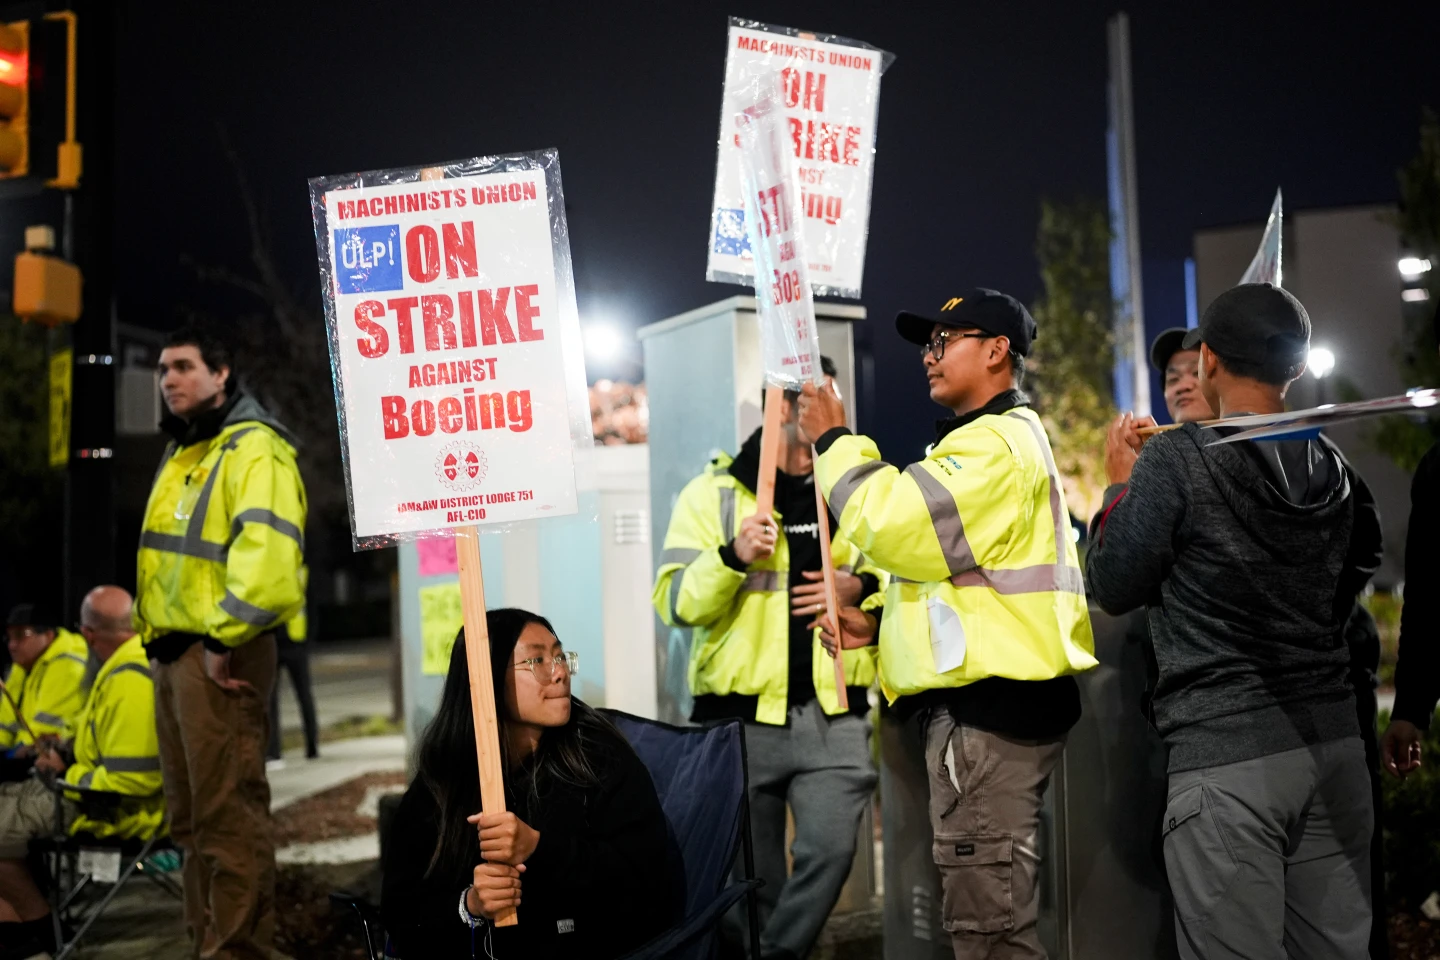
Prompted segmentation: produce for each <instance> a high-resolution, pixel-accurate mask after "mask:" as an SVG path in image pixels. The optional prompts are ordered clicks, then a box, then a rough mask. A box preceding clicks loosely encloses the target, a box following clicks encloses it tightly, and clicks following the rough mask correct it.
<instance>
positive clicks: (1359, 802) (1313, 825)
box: [1163, 737, 1374, 960]
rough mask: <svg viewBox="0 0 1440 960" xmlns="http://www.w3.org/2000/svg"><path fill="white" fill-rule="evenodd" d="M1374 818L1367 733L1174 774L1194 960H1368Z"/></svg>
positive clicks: (1189, 956)
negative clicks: (1241, 959) (1302, 959)
mask: <svg viewBox="0 0 1440 960" xmlns="http://www.w3.org/2000/svg"><path fill="white" fill-rule="evenodd" d="M1373 829H1374V810H1373V807H1372V802H1371V798H1370V779H1369V776H1368V774H1367V773H1366V769H1365V747H1364V744H1363V743H1362V742H1361V740H1360V738H1359V737H1350V738H1347V739H1344V740H1332V741H1329V742H1328V743H1322V744H1318V745H1316V746H1313V747H1302V748H1300V749H1297V750H1288V751H1286V752H1284V753H1277V754H1272V755H1270V756H1267V757H1258V758H1256V759H1254V760H1246V761H1243V762H1241V763H1230V764H1225V765H1224V766H1218V767H1204V768H1202V769H1199V770H1185V771H1183V772H1180V773H1172V774H1171V775H1170V791H1169V802H1168V803H1167V805H1166V809H1165V821H1164V825H1163V830H1164V845H1165V870H1166V873H1167V874H1169V877H1170V888H1171V890H1172V891H1173V893H1174V895H1175V921H1176V933H1177V940H1178V942H1179V948H1180V956H1181V957H1183V958H1185V960H1218V958H1232V957H1233V958H1242V957H1243V958H1244V960H1271V958H1275V960H1281V958H1287V957H1289V958H1304V960H1364V958H1366V957H1368V956H1369V938H1370V914H1371V909H1370V834H1371V831H1372V830H1373Z"/></svg>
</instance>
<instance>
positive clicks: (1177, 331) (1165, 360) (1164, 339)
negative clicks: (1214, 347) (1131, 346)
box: [1150, 327, 1195, 373]
mask: <svg viewBox="0 0 1440 960" xmlns="http://www.w3.org/2000/svg"><path fill="white" fill-rule="evenodd" d="M1189 332H1190V331H1189V330H1187V329H1186V328H1184V327H1171V328H1170V329H1168V330H1162V331H1160V335H1159V336H1158V337H1156V338H1155V342H1154V343H1152V344H1150V362H1151V363H1152V364H1154V366H1155V369H1156V370H1159V371H1160V372H1161V373H1164V372H1165V367H1166V365H1167V364H1169V363H1170V358H1171V357H1173V356H1175V354H1177V353H1179V352H1180V351H1181V350H1194V349H1195V348H1194V347H1186V346H1184V345H1183V344H1184V342H1185V334H1187V333H1189Z"/></svg>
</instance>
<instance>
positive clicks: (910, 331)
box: [895, 287, 1035, 357]
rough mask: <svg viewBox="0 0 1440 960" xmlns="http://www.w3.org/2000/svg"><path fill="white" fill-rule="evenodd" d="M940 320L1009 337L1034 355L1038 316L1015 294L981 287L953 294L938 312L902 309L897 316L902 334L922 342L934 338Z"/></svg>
mask: <svg viewBox="0 0 1440 960" xmlns="http://www.w3.org/2000/svg"><path fill="white" fill-rule="evenodd" d="M937 323H938V324H940V325H941V326H942V327H957V328H960V329H971V330H980V331H983V332H984V333H988V334H991V335H993V336H997V337H1009V338H1010V349H1012V350H1014V351H1015V352H1016V353H1018V354H1020V356H1022V357H1028V356H1029V355H1030V345H1031V344H1032V343H1034V342H1035V318H1034V317H1032V316H1030V311H1029V310H1026V309H1025V307H1024V305H1023V304H1021V303H1020V301H1019V300H1016V299H1015V298H1014V297H1012V296H1009V295H1007V294H1004V293H1001V292H1000V291H998V290H989V289H987V288H985V287H977V288H976V289H974V290H972V291H970V292H969V293H967V294H966V295H965V296H963V297H951V298H950V299H949V300H946V301H945V303H944V305H943V306H941V307H940V309H939V310H937V311H936V312H934V313H931V314H922V313H909V312H901V313H900V314H899V315H898V316H896V317H895V329H896V330H898V331H899V332H900V336H902V337H904V338H905V339H906V340H909V341H910V342H911V343H916V344H919V345H921V346H924V345H925V344H927V343H929V342H930V332H931V331H932V330H933V329H934V328H935V325H936V324H937Z"/></svg>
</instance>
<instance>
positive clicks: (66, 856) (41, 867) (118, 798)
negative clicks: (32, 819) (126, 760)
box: [29, 773, 185, 960]
mask: <svg viewBox="0 0 1440 960" xmlns="http://www.w3.org/2000/svg"><path fill="white" fill-rule="evenodd" d="M36 777H37V778H40V775H39V774H38V773H37V774H36ZM40 779H41V780H42V782H44V783H45V784H46V786H48V787H49V788H50V791H51V792H52V793H53V794H54V796H55V829H54V832H53V833H52V834H51V835H50V836H49V837H42V838H40V839H38V840H32V841H31V842H30V844H29V848H30V860H31V863H32V865H33V866H34V867H36V868H38V869H37V870H36V876H37V878H38V879H40V880H41V881H42V885H43V886H44V887H45V888H46V889H47V890H48V893H49V899H50V916H51V917H52V918H53V922H54V924H55V942H56V944H57V946H58V948H59V952H58V953H56V955H55V960H67V958H68V957H70V956H71V955H73V954H74V953H75V951H76V950H77V949H79V946H80V941H81V940H82V939H83V938H84V936H85V934H86V933H87V932H89V930H90V927H91V926H93V925H94V923H95V921H96V920H98V919H100V916H101V915H102V914H103V913H104V912H105V909H106V908H107V907H109V906H110V902H111V901H112V900H114V899H115V896H116V895H117V894H118V893H119V892H120V891H121V889H122V888H124V886H125V884H126V882H127V881H129V880H130V878H132V877H134V876H136V875H140V876H144V877H146V878H147V879H149V880H150V882H152V883H154V884H155V885H156V886H157V887H159V888H160V889H162V890H164V891H165V892H166V893H168V894H170V896H172V897H174V898H175V899H176V900H183V899H184V896H185V894H184V891H183V890H182V889H181V887H180V885H179V884H177V883H176V882H175V881H174V880H173V879H171V878H170V877H169V876H167V875H166V872H165V871H164V870H162V869H158V868H157V867H156V866H155V865H154V864H152V863H151V862H150V860H151V858H152V857H154V856H156V854H159V853H162V852H165V851H174V850H175V847H174V846H173V845H172V844H171V843H170V839H169V836H168V834H167V833H166V831H165V830H164V829H163V828H162V829H161V830H160V831H159V832H158V833H157V834H156V835H155V836H153V837H149V838H143V837H136V838H131V839H120V838H116V837H94V836H91V835H89V834H83V833H82V834H76V835H74V836H71V835H70V832H69V830H68V829H67V827H66V824H65V809H64V804H63V803H62V797H64V796H70V797H71V798H72V799H74V798H75V797H77V796H78V803H79V806H80V810H81V812H82V813H83V814H84V815H85V816H86V817H88V818H90V819H92V820H104V819H107V818H108V817H113V816H114V815H115V814H116V813H117V812H118V811H119V809H120V804H121V803H122V802H124V801H126V800H136V799H149V798H148V797H139V798H137V797H134V796H129V795H127V794H123V793H112V792H110V791H108V790H92V789H90V788H89V787H77V786H74V785H72V784H68V783H61V782H60V781H51V780H48V779H46V778H40ZM159 793H160V791H156V793H154V794H151V795H150V796H158V795H159ZM82 850H100V851H104V852H106V853H112V854H114V855H116V856H118V857H119V860H120V871H119V876H118V878H117V879H116V881H115V882H114V883H113V884H111V885H110V889H109V890H107V891H106V892H105V894H104V895H103V896H101V897H100V899H99V901H98V902H96V901H95V900H94V898H93V897H91V896H90V892H91V891H92V890H93V888H94V887H95V886H96V885H98V884H100V883H101V882H100V881H98V880H96V879H95V878H94V875H93V874H91V873H82V872H81V869H80V855H81V851H82ZM69 929H74V930H75V935H74V936H73V937H71V938H70V939H69V940H66V939H65V931H66V930H69Z"/></svg>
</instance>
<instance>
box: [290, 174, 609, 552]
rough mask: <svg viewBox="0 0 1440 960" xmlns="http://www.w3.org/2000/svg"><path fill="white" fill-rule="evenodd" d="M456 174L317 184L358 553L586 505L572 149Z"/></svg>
mask: <svg viewBox="0 0 1440 960" xmlns="http://www.w3.org/2000/svg"><path fill="white" fill-rule="evenodd" d="M431 169H433V168H431ZM440 169H442V170H443V171H444V173H445V176H444V177H443V178H442V179H428V180H425V181H423V182H422V181H421V180H420V172H421V168H418V167H416V168H409V169H404V170H388V171H379V172H376V173H369V174H358V175H353V176H344V177H324V178H317V179H315V180H312V181H311V182H310V183H311V207H312V211H313V213H314V217H315V236H316V245H317V251H318V254H319V258H320V269H321V280H322V288H323V291H324V297H325V308H326V319H327V321H328V323H329V327H330V353H331V365H332V370H333V372H334V377H335V390H336V401H337V406H338V407H339V414H340V427H341V448H342V453H343V454H344V457H345V480H346V484H347V487H348V491H349V495H350V505H351V511H350V512H351V526H352V531H353V534H354V539H355V542H356V545H357V547H361V546H382V545H385V544H387V543H393V542H394V541H395V540H397V539H410V538H412V537H413V535H415V534H419V533H423V532H426V531H434V530H438V529H442V528H449V527H455V526H461V525H471V524H493V523H506V522H510V521H517V520H526V519H531V518H535V517H549V516H558V515H561V514H567V513H574V512H575V511H576V496H575V472H574V461H573V453H574V449H575V447H576V445H577V443H579V444H586V443H588V442H589V436H588V435H589V401H588V398H587V396H586V392H585V388H584V382H585V381H584V360H583V356H582V354H581V349H580V343H581V341H580V330H579V320H578V317H577V315H576V310H575V294H574V281H573V279H572V276H571V270H570V258H569V244H568V239H567V237H566V233H565V221H564V205H563V198H562V197H561V196H560V179H559V162H558V159H557V158H556V155H555V153H554V152H553V151H547V152H544V153H539V154H523V155H515V156H511V157H500V158H495V157H491V158H484V159H480V160H471V161H465V162H463V163H457V164H451V165H447V166H445V167H443V168H440Z"/></svg>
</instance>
